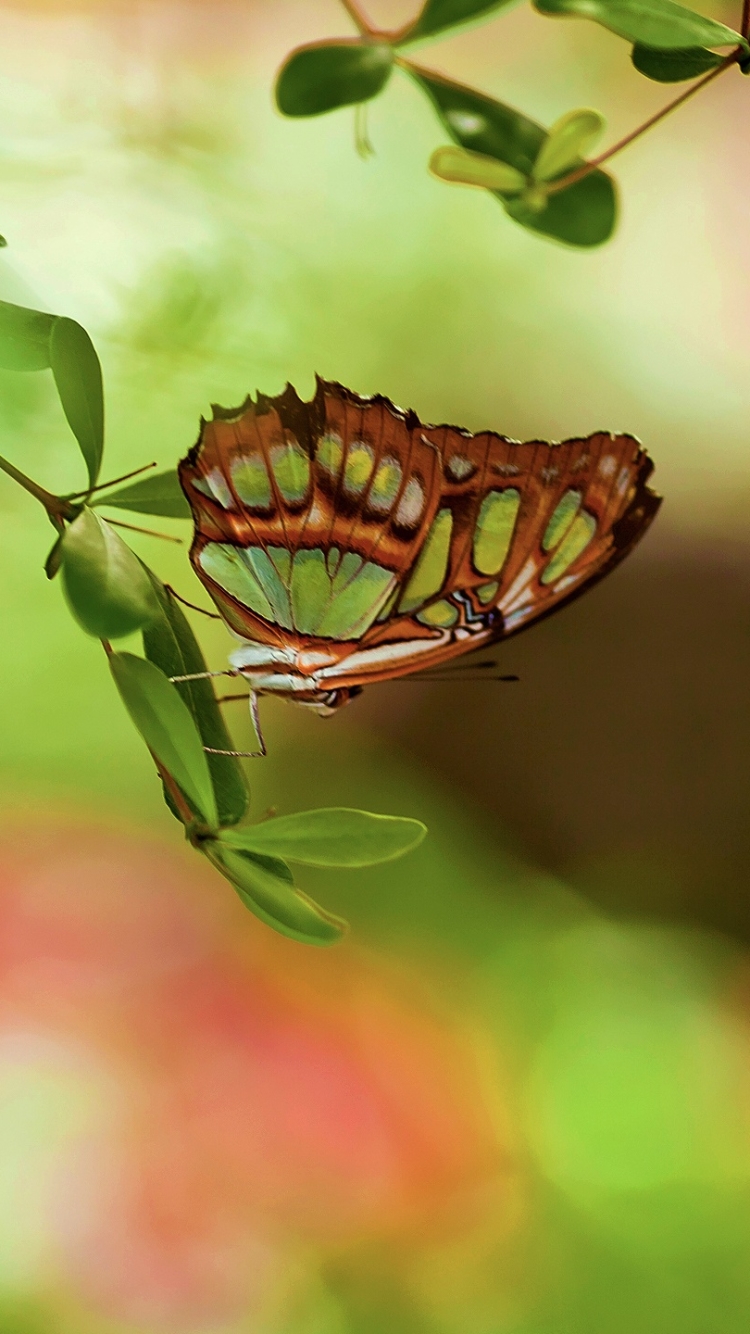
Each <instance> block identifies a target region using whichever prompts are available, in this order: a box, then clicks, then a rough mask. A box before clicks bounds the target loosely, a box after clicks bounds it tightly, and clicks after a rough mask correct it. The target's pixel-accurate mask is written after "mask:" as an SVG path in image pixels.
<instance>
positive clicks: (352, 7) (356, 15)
mask: <svg viewBox="0 0 750 1334" xmlns="http://www.w3.org/2000/svg"><path fill="white" fill-rule="evenodd" d="M341 3H342V5H343V6H344V9H345V10H346V12H347V14H348V15H349V18H350V19H351V20H352V23H353V24H354V26H355V28H358V29H359V31H360V32H361V34H362V36H363V37H373V36H374V34H375V31H376V29H375V28H373V27H371V26H370V24H369V23H368V22H367V19H366V18H365V16H364V14H363V13H362V12H361V10H360V8H359V5H358V4H357V3H356V0H341Z"/></svg>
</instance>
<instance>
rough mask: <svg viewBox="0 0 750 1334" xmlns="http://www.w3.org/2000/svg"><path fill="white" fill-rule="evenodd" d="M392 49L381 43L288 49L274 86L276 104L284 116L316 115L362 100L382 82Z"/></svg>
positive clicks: (322, 44)
mask: <svg viewBox="0 0 750 1334" xmlns="http://www.w3.org/2000/svg"><path fill="white" fill-rule="evenodd" d="M392 68H393V49H392V48H391V47H390V46H388V44H387V43H386V42H364V41H357V40H352V41H340V42H315V43H314V44H312V45H310V46H301V47H299V48H298V50H296V51H293V52H292V54H291V55H290V57H289V59H288V60H287V62H286V64H285V65H284V66H283V67H282V69H281V71H280V73H279V77H278V79H277V82H276V104H277V106H278V108H279V111H281V112H283V114H284V115H285V116H319V115H321V114H322V113H323V112H325V111H335V109H336V108H337V107H344V106H351V105H353V104H354V103H356V102H367V101H368V100H369V98H371V97H375V96H376V94H377V93H379V92H380V90H381V89H382V88H384V87H385V85H386V83H387V82H388V79H389V77H390V74H391V70H392Z"/></svg>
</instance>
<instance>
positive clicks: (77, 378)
mask: <svg viewBox="0 0 750 1334" xmlns="http://www.w3.org/2000/svg"><path fill="white" fill-rule="evenodd" d="M49 364H50V365H51V367H52V374H53V375H54V377H55V384H56V385H57V392H58V394H59V395H60V402H61V403H62V407H63V412H64V413H65V416H66V417H67V419H68V425H69V426H70V429H71V431H72V432H73V434H74V436H75V438H76V440H77V441H78V444H79V446H80V449H81V453H82V454H83V457H84V459H85V462H86V467H87V469H88V474H89V482H90V484H91V486H93V485H94V483H95V482H96V479H97V477H98V475H99V467H100V465H101V461H102V451H103V449H104V390H103V387H102V369H101V366H100V365H99V358H98V356H97V355H96V350H95V348H94V345H93V343H92V341H91V339H90V338H89V336H88V334H87V333H86V330H85V329H84V328H82V327H81V325H80V324H77V323H76V321H75V320H69V319H68V318H67V317H66V316H64V315H58V317H57V319H56V320H55V321H54V323H53V325H52V331H51V333H50V339H49Z"/></svg>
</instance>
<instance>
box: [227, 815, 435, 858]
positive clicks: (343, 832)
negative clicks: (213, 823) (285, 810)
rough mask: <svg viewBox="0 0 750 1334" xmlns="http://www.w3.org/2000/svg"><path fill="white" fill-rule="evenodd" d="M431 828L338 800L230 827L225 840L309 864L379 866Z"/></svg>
mask: <svg viewBox="0 0 750 1334" xmlns="http://www.w3.org/2000/svg"><path fill="white" fill-rule="evenodd" d="M426 833H427V829H426V828H425V826H424V825H423V824H422V823H421V821H420V820H408V819H404V818H402V817H401V816H397V815H371V814H370V812H369V811H355V810H349V809H348V808H347V807H345V806H332V807H330V808H328V809H323V810H316V811H300V812H298V813H297V814H296V815H280V816H277V817H276V818H275V819H272V820H264V821H263V822H262V823H261V824H256V825H252V826H250V828H246V829H231V830H227V832H226V833H222V835H221V840H222V842H224V843H226V844H227V845H228V846H230V847H233V848H241V849H243V850H245V851H249V852H256V853H258V852H260V853H265V854H267V855H268V856H272V857H283V858H285V859H286V860H287V861H290V862H304V863H305V864H306V865H308V866H375V865H377V863H378V862H389V861H393V860H395V858H396V857H402V856H403V855H404V853H405V852H410V851H411V849H412V848H416V847H417V845H418V844H419V843H421V842H422V839H423V838H424V836H425V834H426Z"/></svg>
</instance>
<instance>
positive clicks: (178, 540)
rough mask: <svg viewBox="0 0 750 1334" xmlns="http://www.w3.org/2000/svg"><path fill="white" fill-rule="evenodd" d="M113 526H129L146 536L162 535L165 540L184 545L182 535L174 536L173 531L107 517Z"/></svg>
mask: <svg viewBox="0 0 750 1334" xmlns="http://www.w3.org/2000/svg"><path fill="white" fill-rule="evenodd" d="M107 523H110V524H111V525H112V527H113V528H127V529H128V530H129V532H131V533H145V535H146V537H160V538H161V539H162V541H163V542H176V543H177V545H178V547H181V546H182V538H181V537H172V534H171V533H157V532H155V531H154V529H153V528H137V527H136V525H135V524H134V523H123V522H122V520H121V519H107Z"/></svg>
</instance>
